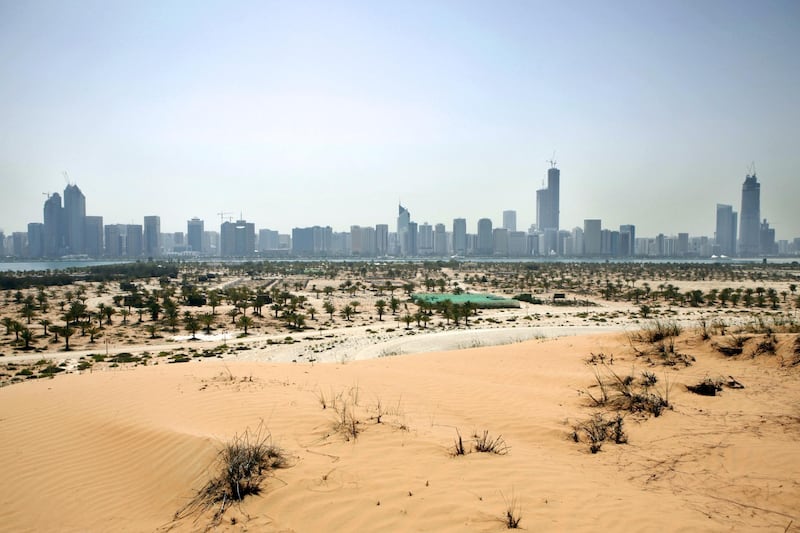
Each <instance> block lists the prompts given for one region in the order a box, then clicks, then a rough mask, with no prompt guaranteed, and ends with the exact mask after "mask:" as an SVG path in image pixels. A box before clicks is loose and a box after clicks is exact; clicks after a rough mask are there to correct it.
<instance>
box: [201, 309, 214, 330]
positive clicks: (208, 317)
mask: <svg viewBox="0 0 800 533" xmlns="http://www.w3.org/2000/svg"><path fill="white" fill-rule="evenodd" d="M216 319H217V317H215V316H214V315H213V314H211V313H203V314H202V315H200V323H201V324H203V327H204V328H205V331H206V335H211V326H213V325H214V322H215V321H216Z"/></svg>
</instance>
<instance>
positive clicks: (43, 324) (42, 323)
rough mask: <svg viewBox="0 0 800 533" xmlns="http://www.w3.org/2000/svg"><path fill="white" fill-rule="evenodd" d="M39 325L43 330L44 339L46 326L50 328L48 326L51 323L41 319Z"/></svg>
mask: <svg viewBox="0 0 800 533" xmlns="http://www.w3.org/2000/svg"><path fill="white" fill-rule="evenodd" d="M39 324H41V325H42V327H43V328H44V333H43V335H44V336H45V337H47V328H48V326H50V324H52V322H50V321H49V320H47V319H46V318H43V319H41V320H40V321H39Z"/></svg>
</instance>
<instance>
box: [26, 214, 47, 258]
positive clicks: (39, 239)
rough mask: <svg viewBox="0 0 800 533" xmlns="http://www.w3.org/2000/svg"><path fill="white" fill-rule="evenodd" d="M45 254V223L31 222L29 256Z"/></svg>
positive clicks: (29, 225) (29, 227)
mask: <svg viewBox="0 0 800 533" xmlns="http://www.w3.org/2000/svg"><path fill="white" fill-rule="evenodd" d="M43 256H44V224H42V223H41V222H31V223H30V224H28V257H33V258H37V259H38V258H40V257H43Z"/></svg>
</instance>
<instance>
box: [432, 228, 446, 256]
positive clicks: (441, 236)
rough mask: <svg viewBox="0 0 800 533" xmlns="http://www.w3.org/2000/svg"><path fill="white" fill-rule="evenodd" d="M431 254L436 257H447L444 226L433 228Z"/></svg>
mask: <svg viewBox="0 0 800 533" xmlns="http://www.w3.org/2000/svg"><path fill="white" fill-rule="evenodd" d="M433 253H434V255H436V256H437V257H444V256H446V255H447V230H446V229H445V227H444V224H436V225H435V226H434V227H433Z"/></svg>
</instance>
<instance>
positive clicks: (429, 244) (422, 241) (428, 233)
mask: <svg viewBox="0 0 800 533" xmlns="http://www.w3.org/2000/svg"><path fill="white" fill-rule="evenodd" d="M417 251H418V252H419V255H431V254H433V226H431V225H430V224H428V223H427V222H424V223H422V224H420V225H419V227H418V228H417Z"/></svg>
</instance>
